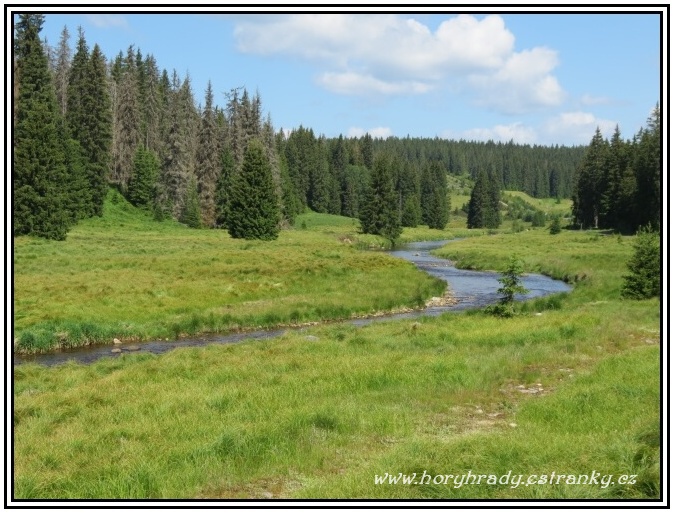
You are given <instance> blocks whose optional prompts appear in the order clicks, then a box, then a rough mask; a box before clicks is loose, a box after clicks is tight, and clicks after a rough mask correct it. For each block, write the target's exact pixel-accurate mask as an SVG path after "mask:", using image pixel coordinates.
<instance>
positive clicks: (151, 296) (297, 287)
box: [14, 192, 445, 352]
mask: <svg viewBox="0 0 674 513" xmlns="http://www.w3.org/2000/svg"><path fill="white" fill-rule="evenodd" d="M297 226H298V227H306V229H301V228H300V229H295V230H284V231H282V232H281V235H280V237H279V239H278V240H276V241H273V242H262V241H245V240H236V239H232V238H231V237H229V235H228V234H227V232H226V231H225V230H193V229H189V228H187V227H185V226H183V225H180V224H178V223H175V222H172V221H166V222H163V223H157V222H156V221H154V220H152V219H151V218H150V217H149V215H148V214H145V213H143V212H141V211H139V210H137V209H136V208H134V207H133V206H131V205H130V204H128V203H127V202H126V201H124V200H123V199H122V198H121V196H119V194H117V193H116V192H111V194H110V195H109V198H108V201H107V202H106V205H105V216H104V217H102V218H97V219H89V220H86V221H84V222H82V223H80V225H78V226H77V227H76V228H74V229H73V230H72V231H71V232H70V233H69V234H68V239H67V240H66V241H65V242H54V241H45V240H41V239H36V238H30V237H18V238H16V239H14V322H15V324H14V337H15V346H16V348H17V350H19V351H25V352H34V351H43V350H49V349H53V348H56V347H71V346H79V345H86V344H90V343H112V339H113V338H115V337H117V338H120V339H126V340H147V339H157V338H169V337H171V338H177V337H179V336H182V335H193V334H198V333H202V332H220V331H231V330H238V329H246V328H256V327H270V326H277V325H285V324H298V323H305V322H313V321H320V320H325V319H339V318H348V317H350V316H352V315H364V314H371V313H375V312H378V311H386V310H392V309H396V308H401V307H417V306H422V305H423V304H424V302H425V300H426V299H428V298H429V297H431V296H435V295H440V294H441V293H442V291H443V290H444V289H445V284H444V283H441V282H440V281H439V280H436V279H434V278H431V277H429V276H427V275H425V274H424V273H421V272H419V271H418V270H417V269H416V268H415V267H414V266H413V265H412V264H410V263H407V262H403V261H399V260H397V259H394V258H392V257H390V256H388V255H384V254H380V253H376V252H365V251H360V250H359V249H358V248H362V246H363V245H367V242H368V241H360V240H358V239H357V236H356V235H355V232H356V228H357V226H356V225H354V221H353V220H351V219H346V218H341V217H337V216H321V215H319V214H307V215H304V216H301V217H300V218H299V219H298V221H297ZM370 242H372V243H373V244H374V243H375V242H377V241H375V240H372V241H370Z"/></svg>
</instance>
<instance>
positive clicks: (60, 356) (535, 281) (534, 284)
mask: <svg viewBox="0 0 674 513" xmlns="http://www.w3.org/2000/svg"><path fill="white" fill-rule="evenodd" d="M448 242H449V241H432V242H414V243H410V244H406V245H405V246H402V247H400V248H399V249H396V250H395V251H390V252H389V253H390V254H391V255H393V256H395V257H397V258H402V259H405V260H408V261H410V262H412V263H414V264H415V265H416V266H417V267H418V268H419V269H421V270H423V271H425V272H427V273H428V274H431V275H433V276H436V277H438V278H440V279H442V280H445V281H446V282H447V284H448V286H449V288H450V290H451V291H452V292H453V295H454V296H455V298H456V299H457V300H458V303H457V304H456V305H453V306H436V307H429V308H426V309H423V310H419V311H414V312H407V313H400V314H391V315H385V316H381V317H375V318H369V319H354V320H349V321H343V322H348V323H351V324H353V325H356V326H364V325H367V324H371V323H373V322H381V321H386V320H393V319H411V318H415V317H420V316H437V315H440V314H443V313H446V312H452V311H456V312H458V311H462V310H466V309H469V308H481V307H484V306H487V305H489V304H492V303H495V302H496V301H498V299H499V297H500V296H499V294H498V293H497V292H496V291H497V290H498V289H499V288H500V287H501V284H500V283H499V281H498V278H499V277H500V274H499V273H495V272H482V271H465V270H462V269H457V268H456V267H454V266H453V265H452V264H451V263H450V262H449V261H448V260H445V259H442V258H437V257H434V256H433V255H431V254H430V251H431V250H433V249H436V248H440V247H442V246H444V245H445V244H447V243H448ZM522 283H523V285H524V286H525V287H526V288H527V289H529V293H528V294H526V295H524V296H516V299H518V300H525V299H531V298H535V297H541V296H546V295H550V294H556V293H559V292H568V291H570V290H571V287H570V286H569V285H567V284H566V283H564V282H562V281H559V280H553V279H552V278H548V277H547V276H542V275H539V274H528V275H526V276H524V277H523V279H522ZM301 329H305V328H281V329H271V330H260V331H253V332H248V333H229V334H216V335H207V336H199V337H192V338H184V339H180V340H156V341H152V342H142V343H139V344H136V343H128V344H120V345H117V346H110V345H105V346H88V347H79V348H74V349H64V350H61V351H55V352H52V353H46V354H36V355H25V356H24V355H22V356H19V355H14V365H17V364H20V363H25V362H35V363H39V364H41V365H47V366H51V365H57V364H60V363H65V362H67V361H70V360H75V361H77V362H79V363H85V364H86V363H92V362H94V361H96V360H98V359H99V358H103V357H113V358H116V357H118V356H119V354H123V353H126V352H129V350H130V349H134V350H135V348H136V347H137V348H139V349H138V351H142V352H148V353H153V354H161V353H165V352H167V351H171V350H172V349H177V348H179V347H197V346H203V345H207V344H235V343H237V342H241V341H243V340H250V339H269V338H274V337H278V336H280V335H282V334H283V333H285V332H286V331H288V330H298V331H299V330H301ZM113 347H116V348H119V349H121V350H122V351H123V353H111V350H112V349H113Z"/></svg>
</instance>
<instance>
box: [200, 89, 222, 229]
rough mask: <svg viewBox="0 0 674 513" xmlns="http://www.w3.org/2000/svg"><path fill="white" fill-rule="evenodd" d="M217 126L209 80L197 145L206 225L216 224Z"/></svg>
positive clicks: (201, 197)
mask: <svg viewBox="0 0 674 513" xmlns="http://www.w3.org/2000/svg"><path fill="white" fill-rule="evenodd" d="M217 136H218V134H217V126H216V122H215V112H214V110H213V88H212V86H211V82H210V81H209V82H208V86H207V88H206V105H205V107H204V110H203V112H202V114H201V124H200V126H199V136H198V138H199V140H198V146H197V156H196V158H197V163H196V175H197V183H198V191H199V201H200V204H201V208H202V212H201V218H202V220H203V224H204V225H205V226H208V227H211V226H214V225H215V220H216V206H215V189H216V182H217V179H218V176H219V175H220V169H221V162H220V145H219V143H218V139H217Z"/></svg>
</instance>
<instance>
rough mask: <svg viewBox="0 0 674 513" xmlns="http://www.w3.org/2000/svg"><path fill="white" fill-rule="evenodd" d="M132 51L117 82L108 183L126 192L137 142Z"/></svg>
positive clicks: (138, 115) (136, 82)
mask: <svg viewBox="0 0 674 513" xmlns="http://www.w3.org/2000/svg"><path fill="white" fill-rule="evenodd" d="M135 67H136V59H135V54H134V52H133V47H129V49H128V52H127V57H126V59H125V61H124V64H123V70H122V75H121V77H120V79H119V84H118V86H117V94H116V105H115V106H114V128H115V130H114V134H113V150H112V153H113V166H112V173H111V181H112V183H115V184H117V185H119V186H120V187H121V189H122V190H123V191H126V188H127V185H128V183H129V179H130V178H131V172H132V170H133V159H134V157H135V155H136V148H137V147H138V144H139V142H140V114H139V109H138V81H137V76H136V70H135Z"/></svg>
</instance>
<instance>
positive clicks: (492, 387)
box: [13, 207, 661, 499]
mask: <svg viewBox="0 0 674 513" xmlns="http://www.w3.org/2000/svg"><path fill="white" fill-rule="evenodd" d="M123 212H124V208H122V207H120V211H119V213H118V216H117V217H115V218H114V219H115V220H114V223H113V226H111V227H110V230H109V232H108V231H106V230H99V234H101V235H100V236H102V234H106V233H109V235H110V236H111V235H112V234H113V233H114V234H115V235H116V236H117V237H119V235H120V228H121V227H120V226H118V225H119V224H120V222H123V221H122V219H123V216H122V214H123ZM109 219H110V218H108V220H109ZM99 222H101V223H102V222H105V221H99ZM298 223H299V226H304V227H305V228H304V229H302V228H301V227H298V228H297V229H296V230H295V231H289V232H287V233H282V234H281V237H280V238H279V240H278V241H277V243H278V244H282V245H283V250H284V252H285V255H284V258H288V259H289V255H290V253H291V251H292V248H293V247H294V248H295V249H296V251H297V252H298V253H299V252H302V251H303V252H313V253H317V256H318V257H319V258H318V259H316V260H315V262H316V264H315V265H317V266H321V275H323V274H327V275H329V274H330V269H331V267H330V266H328V265H326V264H325V263H324V262H326V260H324V259H326V258H327V259H328V261H329V254H333V255H342V256H341V258H342V262H343V261H344V259H345V258H347V257H346V256H344V255H350V253H349V251H347V250H346V249H344V247H345V246H346V247H347V248H348V247H352V246H355V245H357V241H352V242H351V243H350V244H349V243H347V242H344V241H342V242H334V243H333V242H332V241H335V240H337V239H338V237H339V236H340V235H339V234H345V233H349V230H347V228H349V227H350V226H349V223H350V221H349V220H346V219H344V218H336V217H334V216H318V215H313V214H312V215H307V216H300V217H299V218H298ZM162 226H163V228H162V230H166V231H168V232H170V233H171V234H172V236H174V237H175V236H176V232H177V230H179V227H176V226H174V225H166V224H162ZM84 228H86V224H85V223H83V224H82V225H81V226H80V227H78V228H77V229H76V230H74V231H73V233H72V234H71V235H70V236H69V239H70V238H71V237H72V239H70V240H71V241H72V243H79V244H82V240H81V238H82V237H83V235H80V236H79V237H78V234H81V233H82V232H80V231H79V230H82V229H84ZM128 228H129V227H127V229H128ZM449 228H450V229H451V224H450V227H449ZM418 230H421V229H420V228H419V229H418ZM431 232H432V230H429V233H431ZM132 233H134V230H127V231H125V234H126V237H129V238H131V237H132V236H131V234H132ZM185 233H187V234H189V237H215V235H213V233H214V232H212V231H209V232H204V233H201V232H194V231H188V230H185ZM194 233H197V234H198V235H192V234H194ZM302 234H303V235H302ZM161 236H162V235H161V230H160V233H159V234H158V235H157V237H161ZM189 237H188V236H185V238H184V239H180V244H176V246H175V247H176V249H180V248H181V247H185V246H186V248H183V249H181V251H182V250H185V251H188V252H189V250H190V248H191V245H194V244H195V240H198V239H193V238H189ZM284 237H287V238H288V239H284ZM143 239H147V234H146V233H144V232H143V231H142V230H141V229H138V234H137V238H136V239H135V240H134V242H135V244H137V246H138V250H145V251H147V250H148V246H145V245H144V244H143V243H141V241H142V240H143ZM551 239H552V240H555V241H556V244H554V245H551V244H549V241H550V240H551ZM70 240H69V242H70ZM113 240H114V239H112V238H111V239H110V240H107V241H106V244H107V246H108V249H107V250H106V251H112V250H111V249H110V247H111V244H113ZM206 240H209V239H205V241H206ZM205 241H203V242H202V246H203V247H207V244H206V242H205ZM319 241H320V244H319ZM630 241H631V238H629V237H623V238H619V237H617V236H601V235H596V234H594V233H584V232H568V231H563V232H562V233H560V234H558V235H556V236H554V237H553V236H551V235H550V234H549V233H548V231H547V230H546V229H538V230H530V231H528V232H520V233H505V232H504V233H500V234H496V235H486V236H480V237H472V238H467V239H465V240H461V241H457V242H452V243H450V244H448V245H447V246H445V248H443V249H442V250H439V251H438V254H441V255H445V256H449V257H450V258H452V260H454V261H455V262H457V263H458V264H459V265H462V266H466V267H472V268H484V269H502V268H505V267H506V265H507V263H508V260H509V259H510V258H511V256H512V254H513V253H515V254H516V255H518V256H519V258H520V260H521V261H522V262H523V265H524V270H525V272H531V271H543V272H545V273H547V274H552V275H554V276H556V277H560V278H566V279H567V280H568V281H570V282H574V283H575V284H576V285H575V289H574V291H573V292H571V293H570V294H567V295H562V296H555V297H548V298H541V299H536V300H532V301H530V302H528V303H524V304H522V305H520V306H519V307H518V313H519V314H520V315H516V316H514V317H512V318H507V319H503V318H496V317H493V316H491V315H488V314H486V313H483V312H479V311H477V312H470V313H468V314H466V315H459V314H445V315H443V316H441V317H439V318H421V319H420V320H418V321H416V322H413V321H409V320H407V321H405V320H403V321H389V322H384V323H378V324H374V325H370V326H366V327H361V328H359V327H355V326H351V325H342V324H334V325H328V326H321V327H314V328H311V329H306V330H304V331H299V332H289V333H287V334H286V335H284V336H282V337H281V338H277V339H274V340H267V341H250V342H245V343H241V344H238V345H233V346H215V345H213V346H207V347H202V348H192V349H179V350H175V351H173V352H170V353H167V354H165V355H162V356H153V355H149V354H125V355H123V356H121V357H119V358H115V359H112V358H110V359H103V360H100V361H98V362H96V363H94V364H92V365H89V366H84V365H78V364H66V365H62V366H58V367H55V368H42V367H39V366H37V365H32V364H26V365H21V366H19V367H16V368H15V369H14V390H13V392H14V418H13V422H14V434H15V437H14V472H15V475H14V493H15V496H16V497H17V498H84V497H87V498H90V497H95V498H177V497H179V498H380V499H391V498H409V499H439V498H460V499H461V498H464V499H465V498H476V497H479V498H492V499H504V498H517V499H527V498H532V499H541V498H553V499H564V498H585V499H593V498H596V499H622V498H637V499H647V498H656V497H658V496H659V494H660V491H661V488H660V468H659V462H660V440H661V433H660V428H659V426H660V417H659V401H660V382H659V368H660V357H659V340H660V302H659V300H658V299H657V298H655V299H649V300H645V301H635V300H626V299H622V298H621V297H620V289H621V286H622V285H621V284H622V275H623V274H624V269H625V265H626V262H627V261H628V259H629V258H630V255H631V253H632V245H631V244H630ZM41 243H42V244H47V243H44V242H41ZM210 243H211V244H213V245H216V246H219V245H221V244H227V243H226V242H224V241H223V240H221V239H217V241H216V240H211V241H210ZM21 244H26V245H30V244H35V242H34V241H33V240H20V241H19V244H18V245H19V247H21ZM119 244H126V246H125V247H126V249H128V247H129V245H128V244H129V241H126V242H121V241H120V242H119ZM146 244H149V242H148V241H146ZM237 244H239V245H240V244H245V243H242V242H237ZM260 244H262V243H260ZM293 244H294V246H293ZM297 244H302V245H303V246H302V247H298V246H297ZM333 244H334V246H333ZM550 246H552V247H550ZM58 247H59V248H60V247H63V246H58ZM263 247H264V246H259V247H258V246H255V248H253V247H250V248H249V249H246V250H244V249H242V248H238V247H237V248H233V247H229V251H228V252H227V253H223V254H224V255H226V256H225V257H224V258H235V257H234V255H232V254H231V253H234V254H236V252H237V250H238V251H241V252H242V255H244V256H246V255H252V254H254V252H253V251H250V250H251V249H254V250H255V251H260V252H262V251H263V249H261V248H263ZM319 247H320V249H319ZM112 248H115V246H112ZM339 248H342V249H339ZM43 250H44V248H43ZM33 251H35V250H33ZM51 251H54V250H51ZM342 251H344V252H345V253H342ZM246 252H248V253H246ZM325 252H327V253H325ZM354 253H355V254H362V255H363V256H362V258H367V259H368V260H366V262H368V263H369V264H368V265H369V267H368V272H371V273H375V275H376V269H378V268H380V267H383V268H384V269H386V266H387V265H390V266H396V264H394V263H392V262H390V259H388V258H384V257H385V255H382V254H378V253H372V252H367V253H362V252H354ZM72 254H75V252H73V253H72ZM72 254H71V255H70V258H72ZM141 254H142V253H141ZM198 254H199V255H200V258H203V255H201V253H198ZM274 254H276V255H278V253H274ZM326 255H328V256H327V257H326ZM321 256H322V258H321ZM22 258H24V259H25V258H26V255H25V254H23V255H22ZM61 258H63V259H64V260H65V259H66V256H65V255H64V256H61ZM117 258H120V256H119V255H118V256H117ZM152 258H157V259H158V260H159V255H154V256H153V257H152ZM242 258H243V256H242ZM264 258H266V259H269V258H271V257H270V255H267V254H264ZM296 258H297V257H296ZM334 258H336V256H334ZM349 258H351V256H349ZM353 258H355V256H354V257H353ZM369 259H374V260H369ZM26 260H28V261H29V260H30V259H26ZM354 261H357V260H354ZM349 262H351V260H349ZM128 263H129V262H128V261H127V264H128ZM283 263H284V265H285V264H289V262H286V261H284V262H283ZM273 264H274V262H270V263H269V265H270V267H272V266H273ZM276 264H277V265H278V262H277V263H276ZM62 265H65V264H62ZM175 265H177V264H175ZM253 265H256V266H258V267H260V266H261V264H258V263H256V264H253ZM361 266H362V267H364V268H365V267H366V265H365V264H364V263H361ZM404 269H405V268H404V266H403V269H402V270H403V271H404ZM395 272H396V273H398V274H397V275H398V276H402V277H403V278H404V276H405V274H404V273H403V274H400V273H401V269H399V268H397V267H396V268H395ZM258 273H259V270H258V271H256V272H255V273H250V274H249V276H250V278H251V279H253V278H254V277H255V276H257V275H258ZM259 274H261V275H262V276H264V274H262V273H259ZM72 276H74V277H76V276H77V274H73V275H72ZM379 276H380V279H381V275H379ZM403 278H400V279H399V281H402V280H403ZM417 278H418V276H417ZM311 283H316V284H320V283H321V280H320V279H319V275H318V273H317V274H314V275H313V276H312V282H311ZM333 283H334V281H333ZM380 284H381V282H379V284H378V285H377V286H380ZM351 285H352V286H355V285H354V283H351ZM304 286H305V287H306V282H305V284H304ZM369 286H370V287H372V284H370V285H369ZM395 293H399V291H398V292H391V294H392V295H395ZM319 295H320V294H317V295H316V296H315V297H314V298H313V299H314V300H316V298H318V297H319ZM281 304H282V303H279V304H278V305H277V306H280V305H281ZM424 471H425V472H426V473H427V474H428V475H432V476H436V475H448V474H453V475H456V474H462V473H464V474H465V473H468V471H471V472H472V473H473V474H495V475H498V476H501V475H505V474H507V473H508V472H511V473H512V474H518V475H519V474H522V475H525V476H529V475H532V474H536V475H541V474H550V473H552V472H555V473H556V474H565V475H570V474H575V475H588V474H592V472H598V473H600V474H601V475H602V476H606V475H609V474H611V475H613V476H614V478H615V479H617V478H618V476H621V475H630V476H636V477H635V478H634V480H633V482H631V483H622V484H615V485H611V486H601V485H600V484H599V485H594V484H581V485H572V484H567V483H566V481H563V482H562V483H561V484H557V485H536V486H524V485H521V486H519V487H514V486H512V485H511V484H510V483H508V484H499V485H484V484H482V485H470V486H469V485H464V486H462V487H456V486H453V484H449V485H444V484H436V483H433V482H429V483H425V484H422V485H402V484H398V485H393V484H385V485H382V484H380V485H376V484H375V482H374V479H375V476H376V475H379V476H383V475H385V473H387V472H388V473H389V474H393V475H396V476H397V475H398V474H399V473H403V474H408V475H412V474H414V473H416V474H417V477H419V476H421V475H422V474H423V473H424Z"/></svg>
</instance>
